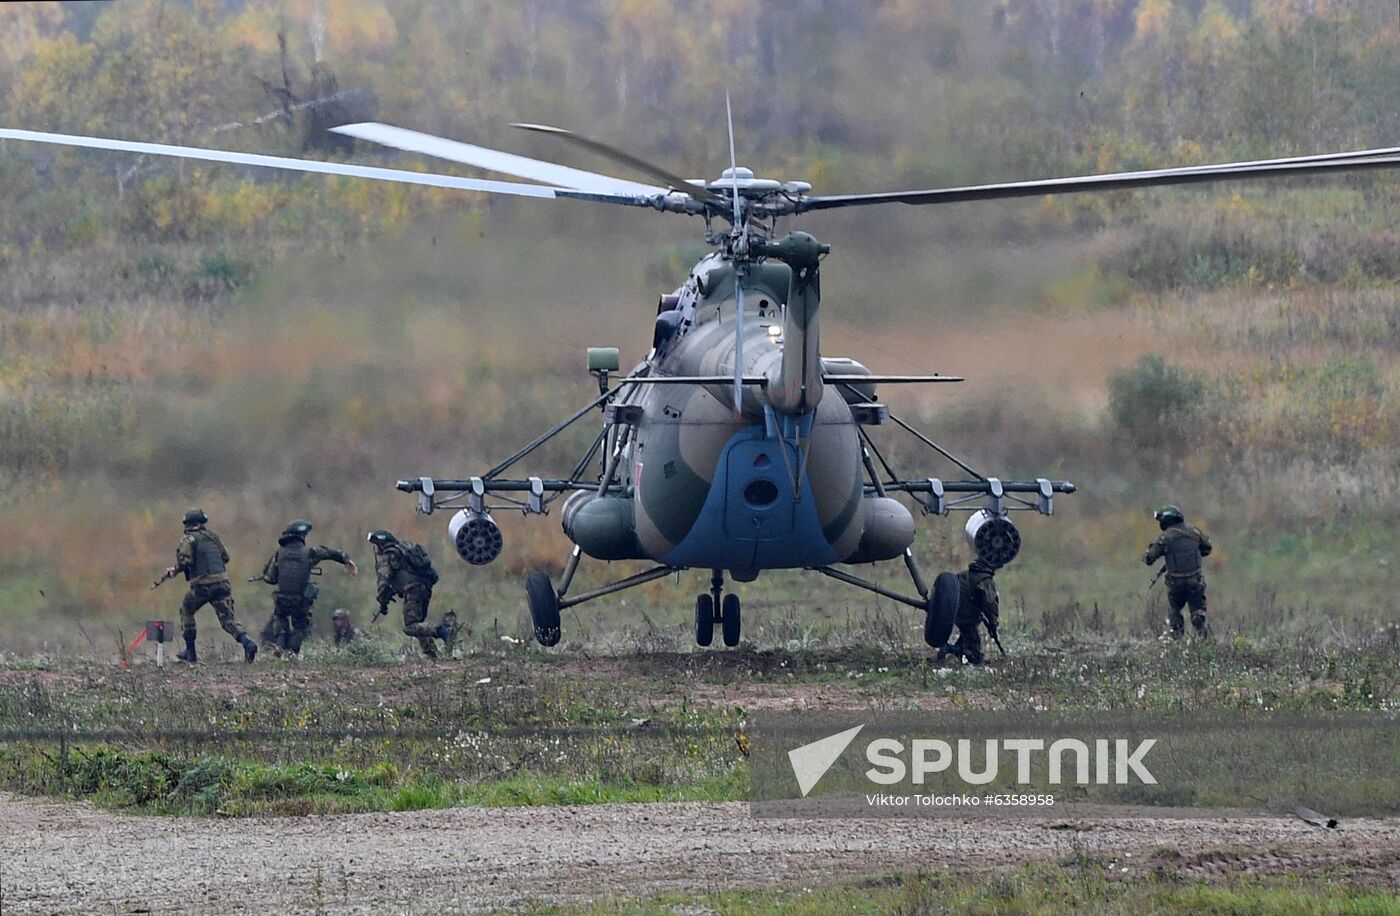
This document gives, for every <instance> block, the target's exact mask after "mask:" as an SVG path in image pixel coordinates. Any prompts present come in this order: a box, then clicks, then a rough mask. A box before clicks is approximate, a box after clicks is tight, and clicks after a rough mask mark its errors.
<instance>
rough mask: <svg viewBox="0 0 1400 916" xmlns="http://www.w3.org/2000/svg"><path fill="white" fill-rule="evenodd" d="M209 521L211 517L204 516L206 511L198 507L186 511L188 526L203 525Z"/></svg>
mask: <svg viewBox="0 0 1400 916" xmlns="http://www.w3.org/2000/svg"><path fill="white" fill-rule="evenodd" d="M207 521H209V516H207V515H205V514H204V510H203V509H201V508H199V507H198V506H191V507H190V508H188V509H186V510H185V524H186V525H203V524H204V523H205V522H207Z"/></svg>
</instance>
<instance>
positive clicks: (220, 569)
mask: <svg viewBox="0 0 1400 916" xmlns="http://www.w3.org/2000/svg"><path fill="white" fill-rule="evenodd" d="M184 521H185V535H184V537H182V538H180V544H179V546H178V547H176V548H175V565H174V566H172V567H170V568H169V569H167V570H166V574H167V575H172V576H173V575H175V574H176V573H184V574H185V579H186V581H188V582H189V584H190V590H189V591H188V592H186V593H185V600H184V601H183V602H181V604H180V629H181V631H182V632H183V634H184V637H185V650H184V651H183V652H180V653H179V654H177V655H176V656H175V657H176V658H178V659H179V660H180V661H182V662H188V663H190V664H194V663H195V662H197V661H199V655H198V653H197V652H196V651H195V622H194V614H195V611H197V610H199V609H200V608H202V607H203V606H204V605H206V604H209V605H212V606H213V608H214V615H215V616H216V617H218V618H219V626H221V627H223V628H224V632H225V633H227V634H228V635H230V636H232V637H233V638H234V639H236V640H238V642H239V643H240V644H242V646H243V657H244V658H245V659H247V660H248V661H250V662H251V661H252V660H253V659H254V658H256V657H257V654H258V644H257V643H255V642H253V640H251V639H249V638H248V634H247V633H246V632H244V630H243V628H242V627H241V626H239V625H238V618H237V617H235V616H234V613H233V587H232V586H231V585H230V584H229V579H228V551H227V550H225V549H224V543H223V541H221V540H219V536H218V535H217V534H215V533H214V532H212V531H210V530H209V529H208V528H206V527H204V526H205V523H206V522H208V521H209V517H208V516H207V515H205V514H204V510H203V509H197V508H196V509H189V510H187V511H186V512H185V519H184Z"/></svg>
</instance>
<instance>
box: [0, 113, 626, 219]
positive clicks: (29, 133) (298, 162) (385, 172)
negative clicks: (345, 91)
mask: <svg viewBox="0 0 1400 916" xmlns="http://www.w3.org/2000/svg"><path fill="white" fill-rule="evenodd" d="M0 140H22V141H25V142H29V143H53V144H57V145H59V146H77V147H83V148H86V149H101V150H114V151H117V152H123V153H143V154H145V155H150V156H171V157H174V158H177V159H197V160H200V161H203V162H222V163H226V164H228V165H253V166H258V167H260V168H272V169H287V170H289V171H294V172H315V173H319V174H322V175H344V176H347V177H350V178H370V179H373V180H375V181H392V182H397V183H399V184H416V185H427V186H429V187H434V188H452V189H454V190H458V191H482V192H484V193H487V194H511V195H514V196H516V197H537V198H543V199H545V200H554V199H556V198H561V197H562V198H569V199H574V200H595V201H600V202H602V203H614V204H625V205H628V206H635V207H650V206H651V205H652V203H651V198H649V197H646V196H643V195H639V194H605V193H601V192H593V191H579V190H571V189H567V188H546V187H541V186H540V185H533V184H519V183H516V182H510V181H490V180H487V179H482V178H458V177H457V176H455V175H439V174H435V173H432V172H408V171H402V170H400V169H381V168H376V167H374V166H367V165H350V164H347V163H342V162H322V161H320V160H316V159H292V158H288V157H285V156H264V155H261V154H259V153H235V152H230V151H228V150H217V149H205V148H202V147H196V146H171V145H169V144H165V143H140V142H137V141H133V140H110V139H107V138H105V137H80V136H74V135H72V134H51V133H44V132H41V131H34V130H15V129H12V128H0Z"/></svg>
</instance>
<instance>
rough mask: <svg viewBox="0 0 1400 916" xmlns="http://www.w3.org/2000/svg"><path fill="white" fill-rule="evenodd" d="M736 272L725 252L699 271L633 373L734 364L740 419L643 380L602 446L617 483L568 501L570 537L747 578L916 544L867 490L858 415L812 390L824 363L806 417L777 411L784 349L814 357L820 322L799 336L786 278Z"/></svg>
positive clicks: (765, 265)
mask: <svg viewBox="0 0 1400 916" xmlns="http://www.w3.org/2000/svg"><path fill="white" fill-rule="evenodd" d="M746 267H747V269H746V270H745V272H744V275H743V276H742V278H740V276H739V275H738V273H737V272H736V270H735V266H734V264H733V263H732V262H731V261H729V260H728V259H726V258H724V257H722V256H719V255H715V256H711V257H709V258H706V259H705V260H703V261H701V262H700V263H699V264H697V265H696V267H695V269H694V270H693V271H692V272H691V275H690V277H689V278H688V280H687V282H686V283H685V285H684V286H682V287H681V288H680V289H678V290H677V291H676V292H675V293H673V294H672V295H670V296H666V297H663V298H662V307H661V309H660V314H659V315H658V318H657V333H656V336H655V338H654V340H653V344H654V346H653V350H652V353H651V354H650V356H649V357H648V360H647V361H646V362H644V363H643V364H642V365H640V366H638V367H637V368H636V369H634V370H633V371H632V373H631V375H632V376H638V375H643V374H645V375H647V376H648V377H651V378H666V377H671V378H695V377H706V378H718V377H729V376H733V375H734V374H735V364H736V360H742V367H741V368H742V372H741V373H739V374H740V375H741V377H743V378H748V379H764V380H765V384H755V383H750V384H745V385H743V386H742V397H741V399H740V401H739V404H740V408H739V409H738V410H736V409H735V402H734V398H733V392H732V389H731V388H730V386H728V385H721V384H648V385H638V386H636V387H635V388H633V390H632V391H630V392H629V393H628V394H626V395H624V397H623V398H622V401H621V403H623V404H624V405H635V407H634V414H633V416H634V417H635V418H636V419H635V421H634V422H633V424H632V426H631V427H630V430H629V431H628V432H626V433H624V434H622V436H620V437H619V438H618V440H617V441H616V442H614V443H611V445H612V446H613V447H614V448H616V449H619V450H620V459H619V465H618V471H619V475H618V476H619V484H620V487H619V488H618V490H617V492H611V491H610V492H609V493H606V494H602V495H599V494H595V493H579V494H576V495H575V496H574V497H573V498H571V500H570V504H569V505H567V506H566V508H565V511H564V519H563V521H564V527H565V531H566V532H567V533H568V535H569V536H570V538H571V539H573V540H574V541H575V543H577V544H579V546H580V547H581V548H582V549H583V551H584V552H585V553H587V554H589V555H590V556H594V557H597V558H599V559H624V558H627V559H647V558H649V559H652V560H655V561H656V562H658V563H662V564H665V565H667V566H672V567H677V568H682V567H699V568H710V569H723V570H727V571H729V573H730V574H731V576H733V577H734V578H736V579H739V580H741V581H742V580H750V579H752V578H754V577H756V576H757V575H758V573H759V572H760V571H762V570H764V569H783V568H806V567H819V566H826V565H828V564H831V563H849V562H874V561H876V560H885V559H891V558H894V557H897V556H900V555H901V554H902V553H903V552H904V550H905V548H907V547H908V546H909V545H910V543H912V541H913V536H914V523H913V518H912V516H911V515H910V513H909V511H908V509H906V508H905V507H904V506H903V505H902V504H900V503H898V502H896V501H895V500H893V499H889V498H885V497H880V496H873V495H872V496H868V495H866V493H865V486H864V478H863V465H862V460H861V449H862V444H861V440H860V434H859V431H858V428H857V425H856V420H855V417H854V415H853V413H852V410H851V408H850V404H848V403H847V400H846V399H845V398H843V397H840V396H831V395H830V394H829V393H828V395H827V396H825V397H823V396H822V390H821V388H820V368H819V366H818V370H817V377H816V386H809V387H815V388H816V390H815V391H807V392H805V394H806V396H807V397H808V401H807V403H809V404H811V407H810V409H809V410H807V411H806V412H804V413H797V414H794V413H789V412H784V411H783V410H781V409H780V407H781V406H782V405H781V404H777V405H775V404H774V403H773V401H774V398H773V397H771V396H770V391H771V390H772V389H774V388H777V387H778V384H777V383H779V382H780V381H781V377H782V375H783V373H784V363H785V360H784V357H785V355H788V356H789V357H790V355H791V351H790V349H789V348H791V347H792V346H793V345H794V343H796V344H797V345H799V346H804V347H806V346H810V347H811V348H812V353H813V355H814V354H815V344H816V340H815V330H816V328H815V324H814V322H809V326H808V327H807V328H805V329H797V330H796V331H795V332H794V329H793V324H792V320H791V316H790V315H789V307H790V303H789V302H788V299H789V298H790V297H791V296H790V289H791V288H792V283H791V281H792V279H793V269H792V268H790V267H789V266H788V265H787V264H784V263H781V262H775V261H771V260H770V261H766V262H762V263H758V264H750V265H746ZM736 281H741V282H742V283H743V286H744V296H743V302H744V312H745V313H744V322H743V335H742V344H741V345H740V338H739V334H738V327H737V325H738V321H739V316H738V302H739V297H738V295H737V293H736ZM807 317H808V318H811V319H814V318H815V307H813V308H811V310H810V314H809V315H808V316H807ZM804 330H805V331H808V332H810V334H809V333H804ZM792 337H796V338H797V341H793V340H792V339H790V338H792ZM818 359H819V358H818ZM846 365H848V366H852V365H854V366H858V364H851V363H846ZM787 368H788V372H789V373H790V374H792V373H793V368H792V365H791V362H790V361H789V362H788V367H787ZM860 368H862V369H863V367H860ZM798 374H800V373H798ZM769 380H772V381H769ZM793 387H794V388H802V387H804V386H802V385H801V384H800V382H799V384H797V385H794V386H793ZM799 396H801V393H799ZM636 408H639V409H640V411H639V413H637V412H635V409H636ZM624 437H625V438H624Z"/></svg>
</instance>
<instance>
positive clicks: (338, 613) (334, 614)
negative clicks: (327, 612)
mask: <svg viewBox="0 0 1400 916" xmlns="http://www.w3.org/2000/svg"><path fill="white" fill-rule="evenodd" d="M349 619H350V612H349V611H347V610H346V609H345V608H343V607H338V608H336V609H335V610H333V611H331V620H349Z"/></svg>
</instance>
